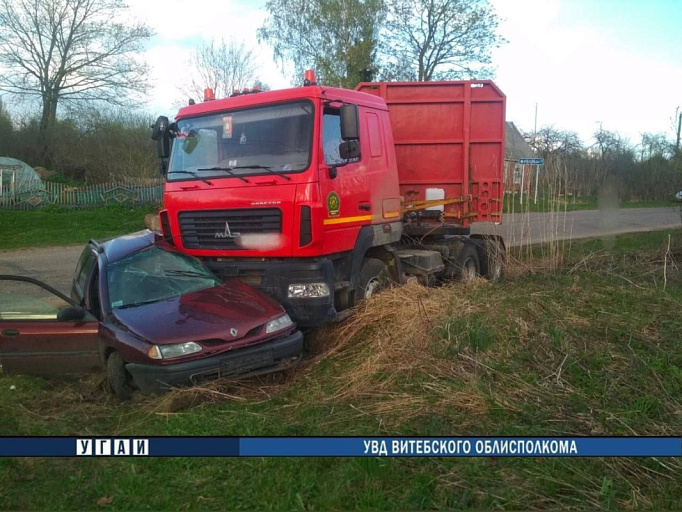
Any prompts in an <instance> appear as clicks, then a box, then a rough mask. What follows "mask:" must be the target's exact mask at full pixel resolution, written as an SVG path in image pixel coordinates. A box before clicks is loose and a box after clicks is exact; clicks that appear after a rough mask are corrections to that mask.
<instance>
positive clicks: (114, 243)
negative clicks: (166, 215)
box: [90, 229, 161, 263]
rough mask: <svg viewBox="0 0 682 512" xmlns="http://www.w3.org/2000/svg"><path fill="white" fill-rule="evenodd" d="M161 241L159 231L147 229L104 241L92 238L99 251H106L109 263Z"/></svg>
mask: <svg viewBox="0 0 682 512" xmlns="http://www.w3.org/2000/svg"><path fill="white" fill-rule="evenodd" d="M159 241H161V236H160V235H159V234H158V233H154V232H153V231H150V230H148V229H145V230H143V231H138V232H136V233H130V234H128V235H122V236H117V237H116V238H110V239H108V240H104V241H97V240H90V245H91V246H93V247H94V248H95V250H96V251H97V252H99V253H104V256H106V258H107V261H108V262H109V263H114V262H116V261H118V260H120V259H123V258H125V257H126V256H130V255H131V254H133V253H135V252H138V251H141V250H142V249H146V248H147V247H151V246H152V245H154V244H155V243H156V242H159Z"/></svg>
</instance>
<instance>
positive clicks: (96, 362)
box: [0, 275, 101, 375]
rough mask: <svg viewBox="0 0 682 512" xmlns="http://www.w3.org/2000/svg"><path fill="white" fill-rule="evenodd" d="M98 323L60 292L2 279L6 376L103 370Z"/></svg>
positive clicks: (1, 347)
mask: <svg viewBox="0 0 682 512" xmlns="http://www.w3.org/2000/svg"><path fill="white" fill-rule="evenodd" d="M98 330H99V322H98V320H97V319H96V318H95V317H94V316H92V315H91V314H90V313H88V312H87V311H86V310H84V309H83V308H81V307H80V306H78V305H77V304H75V303H74V302H73V301H72V300H71V299H69V298H68V297H66V296H65V295H63V294H61V293H59V292H58V291H57V290H55V289H54V288H52V287H50V286H48V285H46V284H44V283H42V282H40V281H37V280H36V279H31V278H29V277H20V276H8V275H0V364H1V365H2V371H3V372H4V373H24V374H38V375H42V374H50V373H52V374H54V373H82V372H87V371H89V370H91V369H94V368H97V367H99V366H101V362H100V357H99V351H98V344H97V339H98Z"/></svg>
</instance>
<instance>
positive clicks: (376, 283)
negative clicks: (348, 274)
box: [355, 258, 389, 304]
mask: <svg viewBox="0 0 682 512" xmlns="http://www.w3.org/2000/svg"><path fill="white" fill-rule="evenodd" d="M388 283H389V275H388V267H387V266H386V263H384V262H383V261H381V260H380V259H377V258H365V261H364V262H363V263H362V268H361V269H360V276H359V278H358V286H357V288H356V289H355V303H356V304H357V303H359V302H361V301H363V300H365V299H369V298H370V297H371V296H372V295H374V294H376V293H377V292H379V291H381V290H383V289H385V288H386V287H388Z"/></svg>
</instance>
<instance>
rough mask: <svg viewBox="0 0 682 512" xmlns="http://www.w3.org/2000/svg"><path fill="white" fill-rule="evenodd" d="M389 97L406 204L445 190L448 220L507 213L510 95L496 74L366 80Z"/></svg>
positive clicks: (363, 87)
mask: <svg viewBox="0 0 682 512" xmlns="http://www.w3.org/2000/svg"><path fill="white" fill-rule="evenodd" d="M356 90H358V91H361V92H365V93H367V94H373V95H375V96H379V97H380V98H382V99H383V100H384V101H385V102H386V104H387V105H388V112H389V117H390V120H391V128H392V130H393V143H394V145H395V156H396V161H397V164H398V179H399V184H400V194H401V196H402V197H403V203H404V205H406V206H407V205H410V204H413V203H414V202H418V201H424V200H427V197H426V190H427V189H435V190H443V191H444V198H445V200H446V201H454V202H451V203H449V204H446V205H445V219H446V222H454V223H458V224H461V225H462V226H463V227H466V226H468V225H469V223H470V222H476V221H479V222H488V221H494V222H500V221H501V220H502V200H503V193H504V192H503V174H504V168H503V165H504V142H505V111H506V97H505V95H504V94H503V93H502V92H501V91H500V90H499V89H498V88H497V86H496V85H495V84H494V83H493V82H491V81H476V82H473V81H467V82H402V83H396V82H379V83H361V84H360V85H358V86H357V87H356Z"/></svg>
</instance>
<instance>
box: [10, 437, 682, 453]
mask: <svg viewBox="0 0 682 512" xmlns="http://www.w3.org/2000/svg"><path fill="white" fill-rule="evenodd" d="M680 456H682V438H680V437H0V457H680Z"/></svg>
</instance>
